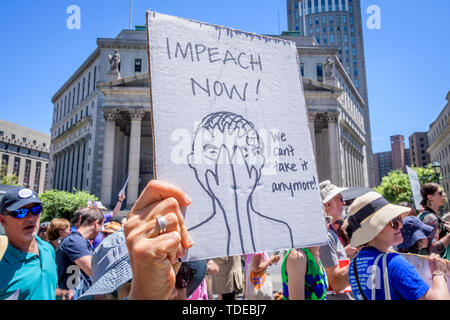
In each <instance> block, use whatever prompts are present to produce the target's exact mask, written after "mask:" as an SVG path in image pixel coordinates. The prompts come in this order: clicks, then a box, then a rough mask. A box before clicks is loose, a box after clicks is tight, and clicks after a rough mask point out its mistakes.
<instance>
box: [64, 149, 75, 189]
mask: <svg viewBox="0 0 450 320" xmlns="http://www.w3.org/2000/svg"><path fill="white" fill-rule="evenodd" d="M73 155H74V152H73V145H71V146H70V147H69V163H68V170H67V189H66V190H67V192H72V191H73V188H72V174H73Z"/></svg>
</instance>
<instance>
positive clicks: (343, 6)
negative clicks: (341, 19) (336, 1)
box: [341, 0, 346, 11]
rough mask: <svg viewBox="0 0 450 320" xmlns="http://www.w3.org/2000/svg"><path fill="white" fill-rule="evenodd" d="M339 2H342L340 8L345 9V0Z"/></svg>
mask: <svg viewBox="0 0 450 320" xmlns="http://www.w3.org/2000/svg"><path fill="white" fill-rule="evenodd" d="M341 4H342V10H343V11H345V10H346V8H345V0H342V1H341Z"/></svg>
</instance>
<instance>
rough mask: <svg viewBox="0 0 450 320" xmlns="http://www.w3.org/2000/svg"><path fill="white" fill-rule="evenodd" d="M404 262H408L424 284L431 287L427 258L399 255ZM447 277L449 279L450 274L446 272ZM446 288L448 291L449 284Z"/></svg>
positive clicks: (410, 254)
mask: <svg viewBox="0 0 450 320" xmlns="http://www.w3.org/2000/svg"><path fill="white" fill-rule="evenodd" d="M400 254H401V255H402V256H403V257H404V258H405V259H406V260H408V262H409V263H411V264H412V265H413V266H414V268H415V269H416V271H417V273H418V274H419V275H420V276H421V277H422V279H423V280H425V282H427V283H428V284H429V285H430V286H431V285H432V280H433V279H432V278H431V277H432V274H431V272H430V267H429V265H428V259H427V256H421V255H417V254H412V253H400ZM445 262H446V263H447V265H448V263H449V261H448V260H445ZM447 277H450V272H448V271H447ZM447 286H448V288H449V290H450V284H449V283H447Z"/></svg>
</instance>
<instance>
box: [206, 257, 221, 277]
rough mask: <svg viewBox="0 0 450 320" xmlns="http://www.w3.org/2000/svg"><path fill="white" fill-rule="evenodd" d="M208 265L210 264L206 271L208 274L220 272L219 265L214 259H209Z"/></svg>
mask: <svg viewBox="0 0 450 320" xmlns="http://www.w3.org/2000/svg"><path fill="white" fill-rule="evenodd" d="M207 266H208V269H207V271H206V274H207V275H214V274H217V273H218V272H219V265H218V264H217V263H215V262H214V260H209V261H208V264H207Z"/></svg>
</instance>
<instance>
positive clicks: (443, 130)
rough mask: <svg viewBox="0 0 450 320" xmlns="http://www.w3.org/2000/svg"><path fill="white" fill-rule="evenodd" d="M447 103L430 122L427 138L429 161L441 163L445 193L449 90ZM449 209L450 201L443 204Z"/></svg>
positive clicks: (449, 169) (449, 182) (449, 159)
mask: <svg viewBox="0 0 450 320" xmlns="http://www.w3.org/2000/svg"><path fill="white" fill-rule="evenodd" d="M446 99H447V104H446V105H445V107H444V108H443V109H442V111H441V113H440V114H439V116H438V117H437V119H436V120H435V121H434V122H433V123H432V124H430V130H429V131H428V139H429V142H430V147H429V148H428V150H427V152H428V153H429V154H430V159H431V162H432V163H434V162H439V164H440V165H441V181H440V184H441V185H442V186H443V187H444V190H445V193H446V194H447V195H449V194H450V91H449V92H448V94H447V97H446ZM445 208H446V210H447V211H448V210H449V209H450V203H447V204H446V206H445Z"/></svg>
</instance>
